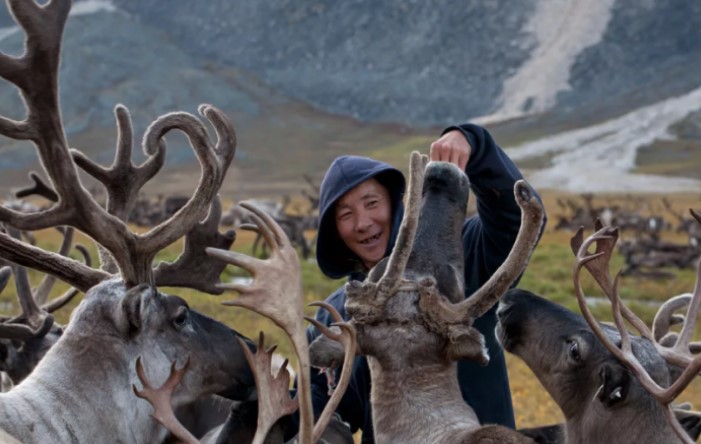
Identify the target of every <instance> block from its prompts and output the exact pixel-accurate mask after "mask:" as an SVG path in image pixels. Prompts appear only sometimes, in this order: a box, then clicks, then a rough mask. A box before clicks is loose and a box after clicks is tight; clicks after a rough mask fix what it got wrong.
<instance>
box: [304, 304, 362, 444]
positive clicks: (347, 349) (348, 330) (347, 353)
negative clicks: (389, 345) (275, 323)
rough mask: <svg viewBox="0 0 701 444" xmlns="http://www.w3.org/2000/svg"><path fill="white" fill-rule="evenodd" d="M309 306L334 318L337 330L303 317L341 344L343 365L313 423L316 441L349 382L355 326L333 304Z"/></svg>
mask: <svg viewBox="0 0 701 444" xmlns="http://www.w3.org/2000/svg"><path fill="white" fill-rule="evenodd" d="M309 305H311V306H317V307H322V308H324V309H325V310H326V311H328V312H329V313H331V317H332V318H333V320H334V323H333V324H331V326H332V327H338V328H339V331H338V332H335V331H333V330H331V329H330V328H328V327H326V326H325V325H324V324H322V323H320V322H319V321H317V320H316V319H314V318H311V317H309V316H305V317H304V319H306V320H307V321H309V322H311V323H312V324H314V326H315V327H316V328H318V329H319V331H320V332H321V333H322V334H323V335H324V336H326V337H328V338H329V339H332V340H334V341H336V342H338V343H340V344H341V345H342V346H343V366H342V367H341V377H340V378H339V381H338V384H337V385H336V388H335V389H334V391H333V394H332V395H331V398H330V399H329V401H328V402H327V403H326V406H324V410H323V411H322V412H321V415H320V416H319V419H318V420H317V422H316V424H314V434H313V436H312V442H318V441H319V438H321V435H322V434H323V433H324V430H326V426H328V425H329V421H330V420H331V417H332V416H333V413H334V412H335V411H336V407H338V404H339V403H340V402H341V398H342V397H343V394H344V393H345V392H346V388H348V383H349V382H350V377H351V372H352V370H353V361H354V359H355V350H356V338H355V327H353V322H352V321H351V322H345V321H344V320H343V318H342V317H341V314H340V313H339V312H338V311H337V310H336V308H334V306H333V305H331V304H328V303H326V302H312V303H311V304H309Z"/></svg>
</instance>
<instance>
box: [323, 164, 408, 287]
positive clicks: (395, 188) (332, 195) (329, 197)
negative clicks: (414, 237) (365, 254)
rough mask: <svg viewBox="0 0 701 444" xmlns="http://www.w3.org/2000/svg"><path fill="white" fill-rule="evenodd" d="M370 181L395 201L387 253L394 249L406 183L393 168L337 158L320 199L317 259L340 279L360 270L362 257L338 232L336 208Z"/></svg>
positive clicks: (333, 275) (324, 184)
mask: <svg viewBox="0 0 701 444" xmlns="http://www.w3.org/2000/svg"><path fill="white" fill-rule="evenodd" d="M370 178H375V179H376V180H377V181H378V182H380V184H382V185H383V186H384V187H385V188H387V190H388V191H389V195H390V199H391V201H392V233H390V240H389V243H388V245H387V252H389V251H391V250H392V247H393V246H394V241H395V239H396V237H397V231H398V230H399V225H400V223H401V220H402V215H403V213H404V208H403V205H402V198H403V196H404V189H405V186H406V181H405V180H404V175H403V174H402V172H401V171H399V170H398V169H396V168H394V167H393V166H391V165H389V164H387V163H384V162H379V161H377V160H373V159H370V158H368V157H360V156H341V157H337V158H336V159H335V160H334V161H333V162H332V163H331V166H330V167H329V169H328V171H326V175H325V176H324V180H323V181H322V182H321V189H320V192H319V194H320V196H319V209H320V212H319V231H318V234H317V239H316V260H317V263H318V265H319V268H320V269H321V271H322V272H323V273H324V274H325V275H326V276H328V277H330V278H332V279H339V278H342V277H344V276H347V275H349V274H351V273H352V272H354V271H359V269H360V266H361V264H360V258H359V257H358V256H357V255H356V254H355V253H353V252H352V251H351V250H350V249H349V248H348V247H346V245H345V244H344V243H343V241H342V240H341V238H340V237H339V235H338V232H337V231H336V221H335V217H334V207H335V205H336V202H337V201H338V199H340V198H341V197H342V196H343V195H344V194H346V193H347V192H348V191H350V190H351V189H353V188H354V187H356V186H357V185H359V184H360V183H361V182H364V181H366V180H368V179H370Z"/></svg>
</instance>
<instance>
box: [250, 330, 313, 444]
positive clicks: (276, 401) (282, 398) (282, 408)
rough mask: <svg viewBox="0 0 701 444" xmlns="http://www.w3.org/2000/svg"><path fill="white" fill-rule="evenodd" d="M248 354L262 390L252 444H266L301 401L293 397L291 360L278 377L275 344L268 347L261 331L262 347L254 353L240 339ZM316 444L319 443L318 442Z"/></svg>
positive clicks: (260, 343)
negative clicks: (291, 395)
mask: <svg viewBox="0 0 701 444" xmlns="http://www.w3.org/2000/svg"><path fill="white" fill-rule="evenodd" d="M236 339H237V340H238V341H239V343H240V344H241V348H242V349H243V351H244V354H245V355H246V360H247V361H248V365H249V366H250V367H251V369H253V376H254V377H255V379H256V390H257V391H258V423H257V427H256V434H255V436H254V437H253V443H252V444H262V443H263V442H264V441H265V438H266V437H267V436H268V432H270V429H271V428H272V427H273V425H274V424H275V423H276V422H277V421H278V420H279V419H280V418H282V417H283V416H286V415H291V414H293V413H294V412H295V411H296V410H297V407H298V402H297V398H294V399H291V398H290V372H289V371H287V360H285V362H283V364H282V366H280V369H279V370H278V372H277V374H276V375H273V371H272V358H273V352H274V351H275V349H276V348H277V346H276V345H273V346H272V347H270V348H269V349H267V350H266V348H265V335H264V334H263V332H260V336H259V338H258V348H257V350H256V352H255V354H254V353H252V352H251V351H250V350H249V348H248V346H247V345H246V343H245V342H244V341H243V340H242V339H240V338H236ZM315 442H316V441H315Z"/></svg>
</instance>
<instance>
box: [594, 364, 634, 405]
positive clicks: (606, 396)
mask: <svg viewBox="0 0 701 444" xmlns="http://www.w3.org/2000/svg"><path fill="white" fill-rule="evenodd" d="M630 382H631V380H630V374H629V373H628V370H626V369H625V367H623V366H622V365H620V364H616V365H611V364H604V366H603V367H602V368H601V370H599V383H600V384H601V385H600V388H599V391H598V392H597V393H598V395H597V398H598V399H599V401H601V403H603V404H604V406H606V407H613V406H615V405H617V404H618V403H620V402H622V401H624V400H625V399H626V397H627V395H628V391H629V389H630Z"/></svg>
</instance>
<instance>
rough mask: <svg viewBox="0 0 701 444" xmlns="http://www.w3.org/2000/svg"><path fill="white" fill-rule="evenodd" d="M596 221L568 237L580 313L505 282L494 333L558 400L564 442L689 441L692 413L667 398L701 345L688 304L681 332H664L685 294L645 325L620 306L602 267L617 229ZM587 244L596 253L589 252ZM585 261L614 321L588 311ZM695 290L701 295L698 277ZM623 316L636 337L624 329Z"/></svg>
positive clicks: (684, 380) (688, 374) (694, 422)
mask: <svg viewBox="0 0 701 444" xmlns="http://www.w3.org/2000/svg"><path fill="white" fill-rule="evenodd" d="M596 228H597V229H598V230H599V231H597V233H595V234H594V235H593V236H590V237H589V238H588V239H587V240H586V241H583V235H582V229H580V230H579V231H578V233H577V234H576V235H575V237H573V239H572V249H573V251H574V252H575V254H576V255H577V262H576V265H575V272H574V280H575V294H576V296H577V299H578V302H579V306H580V309H581V310H582V313H583V315H584V316H581V315H578V314H575V313H572V312H571V311H569V310H567V309H565V308H564V307H561V306H559V305H557V304H555V303H553V302H550V301H548V300H546V299H543V298H541V297H539V296H536V295H534V294H532V293H530V292H527V291H524V290H511V291H510V292H508V293H507V294H506V295H505V296H504V297H503V298H502V300H501V301H500V304H499V308H498V310H497V316H498V319H499V324H498V326H497V336H498V337H499V339H500V342H501V343H502V345H503V346H504V348H505V349H506V350H507V351H509V352H511V353H514V354H516V355H517V356H519V357H520V358H522V359H523V360H524V361H525V362H526V364H527V365H528V366H529V367H530V368H531V370H533V372H534V373H535V374H536V376H537V377H538V379H539V380H540V382H541V383H542V384H543V386H544V387H545V389H546V390H547V391H548V393H550V395H551V396H552V397H553V399H554V400H555V402H557V404H558V405H559V406H560V408H561V409H562V412H563V414H564V415H565V424H564V427H563V429H562V433H563V436H562V440H561V442H565V443H567V444H576V443H591V442H617V443H621V444H627V443H631V444H632V443H640V442H645V443H653V444H654V443H660V444H661V443H671V442H680V441H681V442H693V441H691V440H690V439H689V435H690V434H691V435H692V436H693V437H694V438H696V437H698V415H697V414H694V413H693V412H688V411H686V410H684V409H678V408H674V407H673V406H672V404H671V402H672V401H673V400H674V398H676V396H678V395H679V393H681V391H682V390H683V388H684V387H686V385H687V384H688V382H689V381H690V380H691V379H693V377H694V376H695V375H696V374H697V373H698V370H699V368H700V367H701V363H699V361H698V359H694V356H692V353H696V352H697V351H698V350H699V345H698V344H696V343H692V342H690V332H691V331H692V330H693V323H694V320H695V313H694V312H693V311H691V308H690V312H689V313H688V314H687V316H686V319H687V322H686V324H685V326H684V328H683V333H682V334H681V335H680V334H677V333H674V332H670V326H671V325H673V324H675V323H677V322H679V321H680V320H683V319H680V318H679V317H678V316H677V315H674V311H676V310H677V309H679V308H681V307H683V306H684V304H689V301H690V300H691V299H692V296H691V295H682V296H681V297H677V298H673V299H671V300H670V301H668V302H667V303H665V304H663V305H662V307H661V308H660V310H659V311H658V314H657V316H656V318H655V328H654V329H653V331H650V330H649V329H648V328H647V327H646V326H645V324H644V323H642V321H641V320H640V319H638V318H637V316H635V315H634V314H633V313H632V312H631V311H630V310H629V309H628V308H627V307H626V306H625V305H623V303H622V302H621V300H620V298H619V296H618V288H617V286H618V277H617V278H616V279H615V280H614V279H611V277H610V275H609V272H608V267H609V261H610V258H611V254H612V251H613V247H614V245H615V243H616V241H617V238H618V232H617V230H615V229H612V228H609V227H606V228H603V227H602V226H601V224H597V226H596ZM594 243H596V252H595V253H589V252H588V251H587V249H588V248H589V247H590V246H591V245H592V244H594ZM582 268H586V269H587V270H588V271H589V272H590V273H591V274H592V276H593V277H594V279H595V280H596V281H597V283H598V284H599V286H600V287H601V288H602V289H603V290H604V293H605V294H606V295H607V296H608V297H609V299H610V300H611V302H612V305H613V307H614V318H615V321H616V322H615V323H616V327H615V328H614V327H612V326H610V325H604V324H599V323H598V322H596V320H595V319H594V317H593V315H592V314H591V312H590V311H589V309H588V307H587V305H586V300H585V297H584V294H583V292H582V289H581V285H580V283H579V274H580V271H581V269H582ZM699 277H700V278H701V269H699ZM694 298H695V300H698V299H699V298H701V287H700V286H699V284H697V287H696V291H695V293H694ZM623 318H625V319H626V320H628V321H629V322H630V324H631V325H632V326H634V327H635V329H636V330H638V332H639V333H640V336H631V335H630V334H629V333H628V331H627V330H626V329H625V328H624V326H623ZM554 332H556V333H554ZM680 422H681V423H682V424H684V426H682V425H681V424H680ZM622 431H625V433H622Z"/></svg>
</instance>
